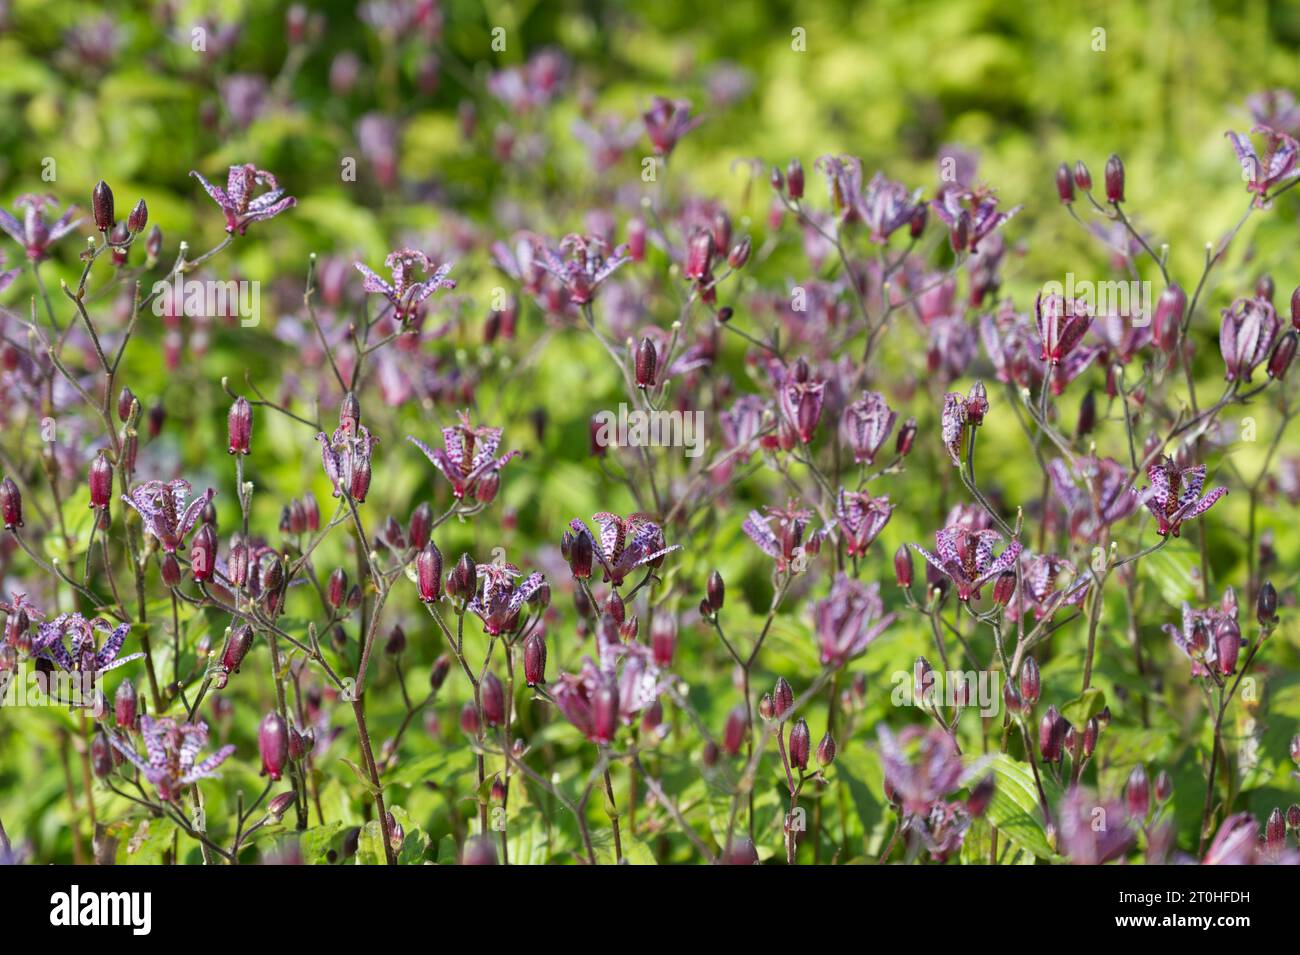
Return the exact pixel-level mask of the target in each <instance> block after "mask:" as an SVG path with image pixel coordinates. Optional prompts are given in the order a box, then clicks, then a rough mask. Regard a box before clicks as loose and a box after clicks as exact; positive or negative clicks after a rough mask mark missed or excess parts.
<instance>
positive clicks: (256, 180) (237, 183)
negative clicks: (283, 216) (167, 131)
mask: <svg viewBox="0 0 1300 955" xmlns="http://www.w3.org/2000/svg"><path fill="white" fill-rule="evenodd" d="M190 175H191V176H193V177H194V178H195V179H197V180H198V181H199V183H200V184H201V185H202V186H203V189H204V191H206V192H207V194H208V195H209V196H211V197H212V201H213V202H215V203H216V204H217V205H218V206H220V207H221V211H222V212H224V213H225V215H226V231H227V232H230V233H234V232H235V230H236V229H237V230H239V234H240V235H243V234H244V233H245V232H246V231H247V229H248V227H249V226H250V225H252V224H253V223H254V222H261V221H262V220H264V219H270V218H272V217H273V216H278V215H279V214H280V213H281V212H283V211H284V210H285V209H289V208H292V207H293V206H296V205H297V204H298V200H297V199H295V198H294V197H293V196H286V195H285V194H284V190H283V189H281V188H280V184H279V183H278V182H276V180H275V176H273V175H271V174H270V173H269V172H267V171H266V170H265V169H258V168H257V167H256V166H254V165H253V164H252V163H251V162H250V163H244V164H243V165H242V166H231V167H230V173H229V174H228V175H227V177H226V188H225V189H224V190H223V189H221V188H220V187H219V186H214V185H213V184H212V183H210V182H208V181H207V180H206V179H204V178H203V176H202V175H200V174H199V173H198V172H197V171H195V170H190ZM258 186H265V187H266V190H267V191H266V192H264V193H262V194H261V195H260V196H256V197H255V196H254V195H253V193H254V192H255V191H256V189H257V187H258Z"/></svg>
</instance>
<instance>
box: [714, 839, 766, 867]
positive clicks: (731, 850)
mask: <svg viewBox="0 0 1300 955" xmlns="http://www.w3.org/2000/svg"><path fill="white" fill-rule="evenodd" d="M719 861H721V863H722V864H723V865H758V849H756V848H755V847H754V842H753V840H752V839H750V838H748V837H747V836H737V837H736V838H735V840H734V841H733V842H732V843H731V845H730V847H728V848H727V849H726V850H725V851H724V852H723V853H722V858H721V860H719Z"/></svg>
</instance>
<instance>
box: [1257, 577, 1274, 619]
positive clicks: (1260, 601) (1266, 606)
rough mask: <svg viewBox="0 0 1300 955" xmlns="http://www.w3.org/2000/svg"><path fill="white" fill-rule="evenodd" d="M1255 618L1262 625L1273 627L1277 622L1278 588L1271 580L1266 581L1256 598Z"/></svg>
mask: <svg viewBox="0 0 1300 955" xmlns="http://www.w3.org/2000/svg"><path fill="white" fill-rule="evenodd" d="M1255 619H1256V620H1258V621H1259V625H1260V626H1261V627H1271V626H1273V624H1275V623H1277V590H1275V589H1274V587H1273V582H1272V581H1271V580H1266V581H1264V583H1263V585H1262V586H1261V587H1260V588H1259V596H1257V597H1256V598H1255Z"/></svg>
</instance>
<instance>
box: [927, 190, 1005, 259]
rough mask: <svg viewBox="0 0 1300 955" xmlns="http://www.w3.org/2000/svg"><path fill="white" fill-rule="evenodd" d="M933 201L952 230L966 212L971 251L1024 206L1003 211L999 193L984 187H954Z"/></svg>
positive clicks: (945, 223) (936, 209) (944, 221)
mask: <svg viewBox="0 0 1300 955" xmlns="http://www.w3.org/2000/svg"><path fill="white" fill-rule="evenodd" d="M933 205H934V214H935V215H936V216H938V217H939V219H940V220H942V221H943V224H944V225H946V226H947V227H948V228H949V229H950V230H952V229H956V228H957V222H958V220H959V219H960V218H961V214H962V213H963V212H965V213H966V215H967V226H966V227H967V230H968V231H967V233H966V234H967V243H966V248H967V249H968V250H969V251H971V252H974V251H976V249H978V248H979V244H980V242H981V241H982V240H983V239H984V238H985V237H986V236H988V235H989V234H990V233H992V232H993V231H994V230H996V229H999V228H1001V227H1002V226H1003V225H1004V224H1005V223H1006V222H1007V220H1008V219H1010V218H1011V217H1012V216H1014V215H1015V214H1016V213H1018V212H1019V211H1020V210H1021V208H1023V207H1022V206H1013V207H1012V208H1010V209H1007V210H1006V211H1005V212H999V211H998V198H997V196H995V195H994V194H993V192H992V191H991V190H989V189H987V188H984V187H980V188H977V189H974V190H972V191H969V192H961V191H959V190H956V189H950V190H949V191H947V192H945V193H944V194H943V195H942V197H940V199H939V201H937V202H935V203H933Z"/></svg>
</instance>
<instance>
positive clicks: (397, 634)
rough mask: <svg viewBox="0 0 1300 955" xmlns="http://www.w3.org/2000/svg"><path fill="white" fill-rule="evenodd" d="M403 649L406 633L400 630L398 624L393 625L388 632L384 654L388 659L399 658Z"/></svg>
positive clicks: (404, 647) (400, 626) (400, 627)
mask: <svg viewBox="0 0 1300 955" xmlns="http://www.w3.org/2000/svg"><path fill="white" fill-rule="evenodd" d="M405 649H406V631H405V630H403V629H402V625H401V624H400V623H395V624H393V629H392V630H390V631H388V640H387V641H386V642H385V643H384V652H385V653H386V654H388V655H389V656H390V657H400V656H401V655H402V651H403V650H405Z"/></svg>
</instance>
